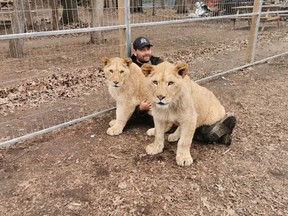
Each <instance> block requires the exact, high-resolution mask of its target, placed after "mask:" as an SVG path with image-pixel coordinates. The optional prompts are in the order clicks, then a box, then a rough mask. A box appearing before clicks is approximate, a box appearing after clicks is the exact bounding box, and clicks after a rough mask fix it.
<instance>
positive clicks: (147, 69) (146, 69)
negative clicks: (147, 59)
mask: <svg viewBox="0 0 288 216" xmlns="http://www.w3.org/2000/svg"><path fill="white" fill-rule="evenodd" d="M153 68H154V67H153V65H151V64H148V63H145V64H143V65H142V66H141V69H142V73H143V74H144V76H145V77H147V76H149V75H150V74H151V72H152V70H153Z"/></svg>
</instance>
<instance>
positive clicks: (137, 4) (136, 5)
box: [130, 0, 143, 13]
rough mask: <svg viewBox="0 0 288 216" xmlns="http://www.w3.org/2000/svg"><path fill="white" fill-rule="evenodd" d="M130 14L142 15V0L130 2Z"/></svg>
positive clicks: (131, 0)
mask: <svg viewBox="0 0 288 216" xmlns="http://www.w3.org/2000/svg"><path fill="white" fill-rule="evenodd" d="M130 13H143V0H130Z"/></svg>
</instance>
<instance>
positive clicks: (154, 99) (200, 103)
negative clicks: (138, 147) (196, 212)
mask: <svg viewBox="0 0 288 216" xmlns="http://www.w3.org/2000/svg"><path fill="white" fill-rule="evenodd" d="M141 69H142V72H143V73H144V75H145V76H146V80H145V82H146V85H147V90H148V95H149V96H148V98H149V100H150V102H151V103H152V113H153V117H154V124H155V132H156V133H155V140H154V142H153V143H152V144H150V145H148V146H147V147H146V152H147V153H148V154H151V155H154V154H158V153H160V152H162V150H163V148H164V133H165V127H166V125H167V124H168V123H174V124H176V125H178V128H177V129H176V131H175V132H174V133H172V134H170V135H169V136H168V141H169V142H174V141H177V140H179V141H178V144H177V152H176V162H177V164H178V165H180V166H190V165H191V164H192V163H193V159H192V157H191V154H190V146H191V143H192V139H193V135H194V132H195V130H196V128H198V127H200V126H202V125H213V124H215V123H216V122H218V121H220V120H221V119H222V118H223V117H224V116H225V109H224V107H223V106H222V105H221V103H220V102H219V101H218V99H217V98H216V97H215V95H214V94H213V93H212V92H211V91H209V90H208V89H206V88H205V87H202V86H200V85H198V84H197V83H196V82H194V81H192V80H191V79H190V78H189V76H188V75H187V73H188V65H187V64H183V63H181V64H177V65H174V64H171V63H169V62H163V63H161V64H159V65H156V66H153V65H150V64H144V65H143V66H142V67H141Z"/></svg>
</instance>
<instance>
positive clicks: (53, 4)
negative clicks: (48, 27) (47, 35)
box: [49, 0, 59, 30]
mask: <svg viewBox="0 0 288 216" xmlns="http://www.w3.org/2000/svg"><path fill="white" fill-rule="evenodd" d="M49 4H50V6H51V9H52V29H53V30H57V29H58V24H59V23H58V22H59V13H58V7H59V3H58V0H49Z"/></svg>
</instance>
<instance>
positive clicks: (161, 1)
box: [160, 0, 165, 9]
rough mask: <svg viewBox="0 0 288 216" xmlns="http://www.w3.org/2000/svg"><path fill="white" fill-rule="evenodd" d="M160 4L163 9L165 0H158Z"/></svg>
mask: <svg viewBox="0 0 288 216" xmlns="http://www.w3.org/2000/svg"><path fill="white" fill-rule="evenodd" d="M160 5H161V8H162V9H165V0H160Z"/></svg>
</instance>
